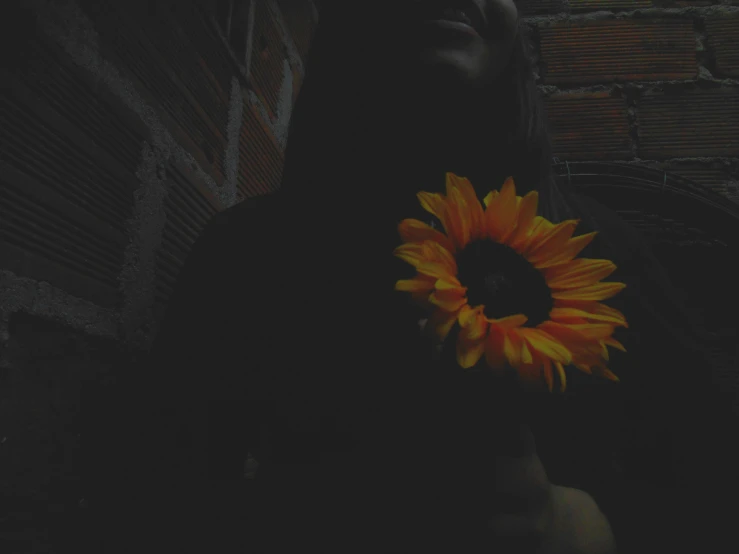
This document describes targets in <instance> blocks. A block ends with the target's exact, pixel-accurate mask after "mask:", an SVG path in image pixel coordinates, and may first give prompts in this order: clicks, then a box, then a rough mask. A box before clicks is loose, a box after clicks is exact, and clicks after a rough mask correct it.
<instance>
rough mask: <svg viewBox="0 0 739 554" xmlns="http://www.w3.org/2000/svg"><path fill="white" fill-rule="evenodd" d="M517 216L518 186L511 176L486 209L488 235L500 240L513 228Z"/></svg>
mask: <svg viewBox="0 0 739 554" xmlns="http://www.w3.org/2000/svg"><path fill="white" fill-rule="evenodd" d="M517 216H518V214H517V211H516V187H515V185H514V184H513V179H512V178H510V177H509V178H508V179H506V182H505V183H504V184H503V188H502V189H501V191H500V194H499V195H498V197H497V198H495V200H494V201H493V202H491V203H490V205H489V206H488V208H487V210H486V211H485V227H486V229H487V233H488V236H489V237H490V238H491V239H493V240H495V241H500V240H501V239H502V237H504V236H505V235H506V234H507V233H508V232H509V231H510V230H511V228H512V227H513V225H514V223H515V221H516V217H517Z"/></svg>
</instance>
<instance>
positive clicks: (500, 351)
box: [485, 325, 507, 371]
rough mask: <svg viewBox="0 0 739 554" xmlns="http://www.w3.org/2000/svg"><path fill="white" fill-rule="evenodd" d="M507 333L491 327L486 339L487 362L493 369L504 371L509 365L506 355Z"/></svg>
mask: <svg viewBox="0 0 739 554" xmlns="http://www.w3.org/2000/svg"><path fill="white" fill-rule="evenodd" d="M504 348H505V332H504V331H503V329H501V328H498V327H494V326H493V325H491V326H490V329H489V331H488V336H487V339H485V361H486V362H487V364H488V366H490V368H491V369H493V370H497V371H503V370H504V369H505V367H506V365H507V361H506V357H505V353H504Z"/></svg>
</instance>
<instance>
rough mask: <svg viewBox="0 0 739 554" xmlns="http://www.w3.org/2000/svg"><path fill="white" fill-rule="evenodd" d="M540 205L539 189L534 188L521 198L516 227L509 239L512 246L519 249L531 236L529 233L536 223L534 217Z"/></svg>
mask: <svg viewBox="0 0 739 554" xmlns="http://www.w3.org/2000/svg"><path fill="white" fill-rule="evenodd" d="M538 206H539V193H538V191H535V190H532V191H531V192H530V193H528V194H527V195H526V196H524V197H523V199H522V200H521V204H520V206H519V209H518V221H517V222H516V229H515V231H514V232H513V233H512V234H511V236H510V237H509V239H508V242H509V243H510V245H511V247H512V248H514V249H516V250H518V249H519V248H520V247H521V245H523V244H524V242H525V241H526V240H527V239H528V238H529V233H531V231H532V226H533V225H534V218H535V217H536V211H537V209H538Z"/></svg>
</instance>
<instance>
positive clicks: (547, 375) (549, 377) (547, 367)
mask: <svg viewBox="0 0 739 554" xmlns="http://www.w3.org/2000/svg"><path fill="white" fill-rule="evenodd" d="M544 380H545V381H546V383H547V388H548V389H549V392H552V388H554V375H553V374H552V361H551V360H549V359H547V358H545V359H544Z"/></svg>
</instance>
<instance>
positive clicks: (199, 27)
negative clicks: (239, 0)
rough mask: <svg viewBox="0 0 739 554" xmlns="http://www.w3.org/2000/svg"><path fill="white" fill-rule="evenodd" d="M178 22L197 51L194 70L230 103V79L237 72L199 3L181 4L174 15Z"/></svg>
mask: <svg viewBox="0 0 739 554" xmlns="http://www.w3.org/2000/svg"><path fill="white" fill-rule="evenodd" d="M177 16H178V20H179V21H180V24H181V25H182V28H183V29H184V31H185V33H186V34H187V35H188V37H189V39H190V41H192V44H193V46H194V48H195V50H196V51H197V54H198V57H197V58H196V62H197V66H198V70H199V71H202V72H203V73H204V74H205V76H206V77H208V78H209V79H210V80H211V81H212V83H213V86H214V88H215V89H216V90H219V91H220V94H221V97H222V98H223V99H224V100H226V101H227V102H228V100H230V91H231V79H232V77H234V76H236V75H238V74H239V68H238V67H237V65H236V63H235V62H234V59H233V57H232V56H231V54H230V53H229V51H228V49H227V48H226V45H225V44H224V41H223V40H222V39H221V38H220V37H219V36H218V35H217V34H216V33H215V31H214V29H213V28H212V27H211V25H210V21H209V18H210V13H209V11H208V10H207V9H205V8H203V7H202V2H195V3H194V4H191V3H190V2H183V3H182V4H181V5H180V6H179V9H178V11H177Z"/></svg>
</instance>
